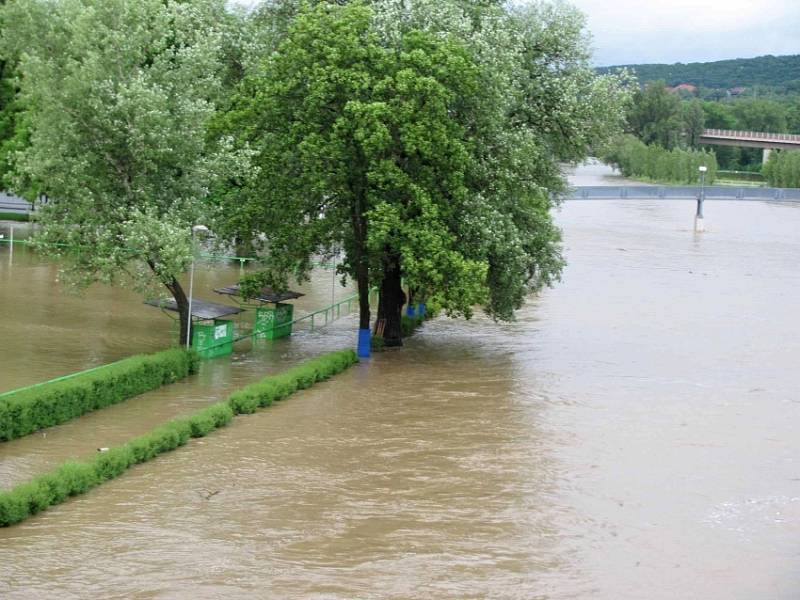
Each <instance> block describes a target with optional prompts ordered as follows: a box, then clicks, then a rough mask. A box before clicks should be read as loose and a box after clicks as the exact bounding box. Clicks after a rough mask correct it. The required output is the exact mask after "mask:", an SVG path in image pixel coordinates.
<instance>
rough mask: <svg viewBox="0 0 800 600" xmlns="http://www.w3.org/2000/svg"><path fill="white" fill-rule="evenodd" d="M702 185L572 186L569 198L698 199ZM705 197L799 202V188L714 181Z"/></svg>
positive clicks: (567, 197) (709, 198) (711, 198)
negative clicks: (739, 185)
mask: <svg viewBox="0 0 800 600" xmlns="http://www.w3.org/2000/svg"><path fill="white" fill-rule="evenodd" d="M699 194H700V186H699V185H694V186H688V185H686V186H682V185H674V186H673V185H631V186H626V185H622V186H610V185H607V186H600V185H593V186H580V187H572V188H570V191H569V192H568V193H567V196H566V199H567V200H697V196H698V195H699ZM703 196H704V197H705V199H706V200H745V201H761V202H763V201H767V202H769V201H773V202H800V189H796V188H759V187H735V186H726V185H711V186H705V188H703Z"/></svg>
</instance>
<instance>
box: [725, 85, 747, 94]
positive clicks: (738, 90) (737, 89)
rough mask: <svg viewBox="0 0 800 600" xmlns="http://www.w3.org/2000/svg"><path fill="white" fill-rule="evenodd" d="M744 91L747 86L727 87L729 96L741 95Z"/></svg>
mask: <svg viewBox="0 0 800 600" xmlns="http://www.w3.org/2000/svg"><path fill="white" fill-rule="evenodd" d="M746 91H747V88H746V87H742V86H737V87H735V88H731V89H729V90H728V95H729V96H741V95H742V94H744V93H745V92H746Z"/></svg>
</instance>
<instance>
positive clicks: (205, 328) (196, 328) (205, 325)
mask: <svg viewBox="0 0 800 600" xmlns="http://www.w3.org/2000/svg"><path fill="white" fill-rule="evenodd" d="M192 347H193V348H194V349H195V350H196V351H197V353H198V354H199V355H200V357H201V358H216V357H217V356H225V355H226V354H230V353H231V352H233V321H227V320H224V319H214V321H213V322H201V323H194V324H192Z"/></svg>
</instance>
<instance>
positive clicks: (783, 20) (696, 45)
mask: <svg viewBox="0 0 800 600" xmlns="http://www.w3.org/2000/svg"><path fill="white" fill-rule="evenodd" d="M233 1H234V2H237V3H239V4H243V5H245V6H252V5H253V4H257V3H258V0H233ZM518 1H524V0H518ZM570 3H571V4H574V5H575V6H577V7H578V8H579V9H581V10H582V11H583V12H584V13H585V14H586V16H587V18H588V26H589V30H590V31H591V32H592V36H593V47H594V50H595V53H594V62H595V64H596V65H598V66H607V65H619V64H633V63H675V62H706V61H712V60H723V59H726V58H749V57H753V56H762V55H764V54H775V55H781V54H800V0H570Z"/></svg>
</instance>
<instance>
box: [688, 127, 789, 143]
mask: <svg viewBox="0 0 800 600" xmlns="http://www.w3.org/2000/svg"><path fill="white" fill-rule="evenodd" d="M703 136H704V137H721V138H728V139H746V140H767V141H773V142H790V143H793V142H796V143H798V144H800V135H796V134H792V133H767V132H763V131H742V130H739V129H736V130H733V129H706V130H704V131H703Z"/></svg>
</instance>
